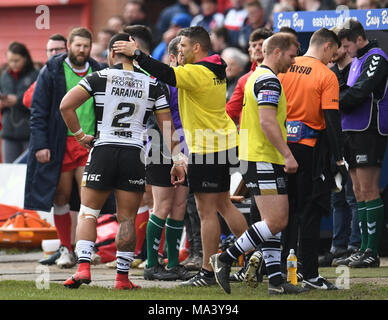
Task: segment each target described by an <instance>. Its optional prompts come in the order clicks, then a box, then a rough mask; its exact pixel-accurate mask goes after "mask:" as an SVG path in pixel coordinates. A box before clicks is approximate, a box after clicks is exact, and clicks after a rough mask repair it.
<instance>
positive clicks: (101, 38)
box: [96, 28, 116, 51]
mask: <svg viewBox="0 0 388 320" xmlns="http://www.w3.org/2000/svg"><path fill="white" fill-rule="evenodd" d="M115 33H116V32H115V31H114V30H111V29H108V28H103V29H101V30H100V31H99V32H98V33H97V41H96V42H97V43H99V44H100V45H101V47H102V48H103V49H104V51H106V50H108V46H109V41H110V39H111V38H112V37H113V36H114V35H115Z"/></svg>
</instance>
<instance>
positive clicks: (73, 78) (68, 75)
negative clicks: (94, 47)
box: [63, 61, 96, 136]
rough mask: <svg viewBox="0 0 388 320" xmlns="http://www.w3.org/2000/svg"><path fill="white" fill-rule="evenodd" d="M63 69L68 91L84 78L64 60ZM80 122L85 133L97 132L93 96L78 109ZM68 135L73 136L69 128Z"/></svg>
mask: <svg viewBox="0 0 388 320" xmlns="http://www.w3.org/2000/svg"><path fill="white" fill-rule="evenodd" d="M63 69H64V70H65V79H66V92H69V91H70V90H71V89H72V88H74V87H75V86H76V85H77V84H78V82H80V80H81V79H82V77H80V76H78V75H77V74H76V73H75V72H74V71H73V70H72V69H71V68H70V66H69V65H68V64H67V63H66V62H65V61H63ZM90 73H92V68H91V67H89V70H88V73H87V74H90ZM76 113H77V116H78V120H79V123H80V125H81V128H82V130H83V131H84V132H85V134H89V135H92V136H94V134H95V125H96V116H95V113H94V100H93V98H92V97H90V99H88V100H86V102H85V103H84V104H82V105H81V106H80V107H79V108H77V110H76ZM67 135H68V136H73V134H72V133H71V132H70V130H69V129H68V130H67Z"/></svg>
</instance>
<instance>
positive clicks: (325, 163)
mask: <svg viewBox="0 0 388 320" xmlns="http://www.w3.org/2000/svg"><path fill="white" fill-rule="evenodd" d="M340 45H341V43H340V42H339V40H338V37H337V35H336V34H335V33H334V32H333V31H331V30H328V29H326V28H322V29H320V30H318V31H316V32H314V33H313V35H312V37H311V39H310V43H309V49H308V50H307V52H306V54H305V55H304V56H302V57H297V58H296V59H295V64H294V65H292V66H291V67H290V69H289V70H288V71H287V73H285V74H281V75H279V79H280V81H281V83H282V85H283V88H284V92H285V94H286V99H287V128H288V129H287V131H288V135H287V140H288V145H289V147H290V149H291V152H292V154H293V155H294V157H295V159H296V161H297V162H298V164H299V167H298V171H297V172H296V173H295V174H290V175H289V177H288V180H289V208H290V209H289V210H290V216H291V215H294V217H295V216H296V217H298V223H299V224H298V225H297V226H296V227H295V230H288V232H292V231H293V232H294V233H295V234H297V233H298V226H299V228H300V235H299V252H298V255H299V259H300V260H301V261H302V275H303V283H302V285H303V286H304V287H307V288H312V289H322V290H334V289H337V287H336V286H335V285H333V284H332V283H330V282H329V281H328V280H326V279H325V278H323V277H322V276H320V275H319V271H318V252H319V239H320V224H321V217H322V216H323V215H328V214H329V212H330V194H331V190H332V188H333V185H334V177H333V174H332V171H331V170H332V168H331V167H330V165H331V161H330V159H331V156H333V157H334V160H335V162H336V166H335V170H336V171H338V172H339V173H340V175H341V177H342V183H343V184H345V183H346V176H347V172H346V167H345V163H344V160H343V148H342V139H341V138H342V137H341V124H340V116H339V112H338V100H339V85H338V80H337V78H336V76H335V74H334V72H332V71H331V70H330V69H329V68H328V67H327V66H326V65H327V64H328V63H329V62H330V61H332V58H333V55H334V54H335V53H336V51H337V49H338V47H339V46H340ZM301 68H303V70H306V72H296V70H300V69H301ZM302 126H303V128H304V130H303V132H302V131H301V130H302ZM298 130H299V132H298ZM315 177H324V179H321V178H315ZM286 244H287V245H288V247H287V248H286V249H285V251H286V252H289V249H290V248H293V249H296V244H292V243H289V241H287V243H286ZM287 250H288V251H287Z"/></svg>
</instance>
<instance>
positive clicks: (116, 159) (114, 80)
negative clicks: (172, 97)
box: [60, 33, 185, 289]
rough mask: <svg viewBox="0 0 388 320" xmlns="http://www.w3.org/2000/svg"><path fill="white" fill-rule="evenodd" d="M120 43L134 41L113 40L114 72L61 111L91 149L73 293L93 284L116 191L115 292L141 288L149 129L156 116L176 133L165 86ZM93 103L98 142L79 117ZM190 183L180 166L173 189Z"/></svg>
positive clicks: (72, 96)
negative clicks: (135, 279)
mask: <svg viewBox="0 0 388 320" xmlns="http://www.w3.org/2000/svg"><path fill="white" fill-rule="evenodd" d="M120 40H121V41H128V34H127V33H119V34H116V35H115V36H113V37H112V39H111V41H110V45H109V57H108V58H109V65H110V67H109V68H107V69H104V70H102V71H100V72H96V73H93V74H91V75H89V76H87V77H86V78H84V79H83V80H82V81H80V83H79V85H78V86H76V87H75V88H74V89H73V90H71V91H69V92H68V94H67V95H66V96H65V97H64V98H63V100H62V103H61V106H60V109H61V112H62V116H63V119H64V121H65V123H66V125H67V126H68V128H69V130H70V131H71V132H73V133H74V135H75V137H76V138H77V140H78V142H79V143H80V144H81V145H82V146H84V147H87V148H91V151H90V156H89V159H88V163H87V164H86V167H85V173H84V176H83V181H82V191H81V208H80V212H79V217H78V226H77V232H76V238H77V244H76V252H77V255H78V262H79V266H78V270H77V272H76V273H75V274H74V275H73V276H72V277H70V278H69V279H68V280H66V281H65V282H64V285H65V287H68V288H78V287H79V286H80V285H81V284H83V283H85V284H88V283H90V281H91V275H90V258H91V254H92V252H93V247H94V243H95V240H96V236H97V234H96V221H97V218H98V215H99V213H100V210H101V208H102V205H103V204H104V202H105V200H106V198H107V197H108V195H109V193H110V192H111V190H114V191H115V196H116V203H117V219H118V223H119V230H118V232H117V235H116V247H117V253H116V258H117V275H116V281H115V288H116V289H134V288H138V286H137V285H135V284H133V283H132V282H131V281H130V280H129V278H128V272H129V267H130V265H131V262H132V261H133V258H134V255H135V254H134V249H135V246H136V232H135V219H136V213H137V211H138V208H139V205H140V202H141V199H142V196H143V193H144V189H145V162H144V159H143V158H142V156H143V154H144V153H143V152H142V148H143V146H144V129H145V124H146V121H147V118H148V117H149V115H150V114H151V113H152V112H154V113H155V116H156V119H157V122H158V124H159V126H160V128H163V127H164V126H163V122H164V121H167V122H170V124H171V128H174V127H173V125H172V119H171V113H170V109H169V104H168V102H167V99H166V96H165V94H164V91H163V90H162V87H161V85H160V84H159V83H158V82H157V80H155V79H152V78H151V77H149V76H148V75H146V74H144V73H143V72H142V71H141V70H140V69H138V68H137V67H135V66H134V65H133V64H132V59H131V58H130V57H127V56H125V55H122V54H116V53H115V52H114V51H113V50H112V46H113V44H114V43H115V42H116V41H120ZM90 97H93V98H94V104H95V108H96V122H97V123H96V125H97V130H96V132H97V134H96V136H95V137H94V136H90V135H86V134H85V133H84V132H83V131H82V128H80V125H79V121H78V117H77V114H76V109H77V108H78V107H79V106H80V105H81V104H82V103H83V102H84V101H85V100H87V99H88V98H90ZM163 134H165V136H164V140H165V141H167V145H170V148H171V150H172V152H173V155H175V153H176V152H175V151H176V150H177V152H179V150H178V149H179V148H175V146H176V145H177V144H178V142H175V141H171V140H172V139H171V137H170V136H168V135H167V133H165V132H163ZM93 141H94V144H93ZM170 142H171V144H170ZM92 144H93V147H92ZM174 152H175V153H174ZM177 158H179V159H180V157H177ZM175 159H176V158H175ZM184 179H185V167H184V163H183V161H180V160H177V161H175V162H174V165H173V168H172V169H171V180H172V183H173V184H174V185H177V184H181V183H183V181H184Z"/></svg>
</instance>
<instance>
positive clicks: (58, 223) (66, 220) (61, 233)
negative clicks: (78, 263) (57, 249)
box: [54, 212, 73, 252]
mask: <svg viewBox="0 0 388 320" xmlns="http://www.w3.org/2000/svg"><path fill="white" fill-rule="evenodd" d="M54 224H55V228H56V229H57V234H58V238H59V240H60V242H61V245H64V246H65V247H67V249H69V251H70V252H73V248H72V246H71V216H70V212H68V213H65V214H55V213H54Z"/></svg>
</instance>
